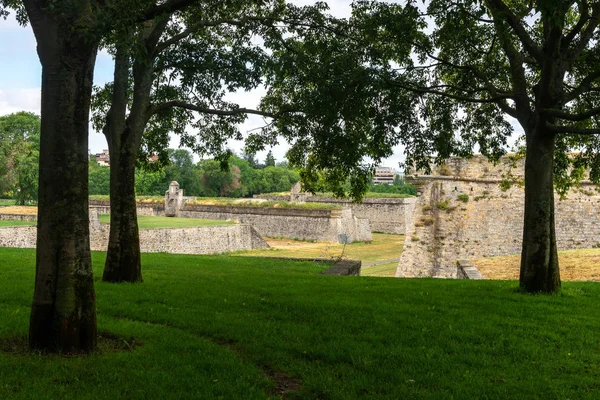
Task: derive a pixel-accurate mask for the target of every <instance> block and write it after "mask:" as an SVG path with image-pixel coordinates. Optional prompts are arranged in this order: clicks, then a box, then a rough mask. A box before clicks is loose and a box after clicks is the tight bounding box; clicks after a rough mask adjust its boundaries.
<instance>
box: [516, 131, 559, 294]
mask: <svg viewBox="0 0 600 400" xmlns="http://www.w3.org/2000/svg"><path fill="white" fill-rule="evenodd" d="M539 125H541V124H539ZM554 141H555V140H554V136H553V135H552V134H551V133H549V132H547V131H546V130H545V129H543V128H540V127H539V126H538V128H537V129H536V130H535V131H533V132H531V134H528V135H527V154H526V159H525V222H524V227H523V248H522V251H521V274H520V286H521V288H522V289H523V290H525V291H527V292H530V293H536V292H544V293H552V292H556V291H557V290H558V289H559V288H560V273H559V269H558V254H557V249H556V233H555V228H554Z"/></svg>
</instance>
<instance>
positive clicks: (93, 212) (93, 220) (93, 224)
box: [89, 207, 100, 230]
mask: <svg viewBox="0 0 600 400" xmlns="http://www.w3.org/2000/svg"><path fill="white" fill-rule="evenodd" d="M89 216H90V230H92V229H98V228H100V217H99V216H98V209H96V208H91V207H90V209H89Z"/></svg>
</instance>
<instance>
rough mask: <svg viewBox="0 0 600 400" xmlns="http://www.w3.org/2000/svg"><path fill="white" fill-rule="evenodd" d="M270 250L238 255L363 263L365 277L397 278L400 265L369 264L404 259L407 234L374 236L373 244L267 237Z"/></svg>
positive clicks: (362, 270)
mask: <svg viewBox="0 0 600 400" xmlns="http://www.w3.org/2000/svg"><path fill="white" fill-rule="evenodd" d="M265 240H266V241H267V243H268V244H269V246H271V248H269V249H262V250H251V251H245V252H239V253H236V255H245V256H252V257H286V258H327V259H338V258H340V257H341V256H342V255H343V256H344V258H349V259H354V260H361V261H362V263H363V267H362V269H361V275H362V276H380V277H393V276H394V275H395V274H396V267H397V266H398V263H397V262H392V263H387V264H383V265H376V266H371V267H370V266H365V264H369V263H373V262H377V261H385V260H392V259H397V258H400V254H401V253H402V247H403V246H404V235H392V234H387V233H373V240H372V241H371V242H355V243H351V244H348V245H346V248H345V249H344V245H343V244H338V243H329V242H307V241H301V240H292V239H285V238H265Z"/></svg>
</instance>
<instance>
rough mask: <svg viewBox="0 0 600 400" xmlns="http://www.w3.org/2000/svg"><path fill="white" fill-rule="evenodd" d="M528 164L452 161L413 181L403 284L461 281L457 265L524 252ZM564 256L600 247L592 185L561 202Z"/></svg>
mask: <svg viewBox="0 0 600 400" xmlns="http://www.w3.org/2000/svg"><path fill="white" fill-rule="evenodd" d="M523 167H524V163H523V159H522V158H519V157H517V156H514V155H508V156H505V157H503V158H502V159H501V160H500V162H499V163H498V164H496V165H494V164H492V163H490V162H488V161H487V160H486V159H485V157H483V156H475V157H473V158H472V159H470V160H466V159H460V158H453V159H450V160H448V161H447V162H446V164H444V165H441V166H437V167H435V168H434V169H433V170H432V173H431V174H429V175H426V174H424V173H423V172H422V171H417V172H416V173H414V174H412V175H407V177H406V180H407V181H408V182H410V183H412V184H413V185H415V186H416V187H417V190H418V192H419V194H420V195H419V196H418V198H417V200H416V204H415V207H414V211H413V215H412V218H410V221H411V224H410V225H409V226H407V231H406V239H405V245H404V250H403V252H402V255H401V257H400V262H399V264H398V268H397V271H396V276H397V277H446V278H456V277H457V275H458V270H457V261H458V260H462V259H471V258H477V257H491V256H502V255H510V254H518V253H520V252H521V240H522V234H523V209H524V201H525V197H524V195H525V193H524V189H523V185H522V178H523V170H524V168H523ZM554 200H555V218H556V236H557V246H558V248H559V250H567V249H579V248H590V247H597V246H599V245H600V192H599V191H598V190H597V189H596V186H595V185H593V184H591V183H590V182H589V181H583V182H582V183H581V185H580V186H579V187H576V188H573V189H571V191H570V192H569V193H568V195H567V197H566V198H565V199H562V200H561V199H560V198H559V196H558V195H555V199H554Z"/></svg>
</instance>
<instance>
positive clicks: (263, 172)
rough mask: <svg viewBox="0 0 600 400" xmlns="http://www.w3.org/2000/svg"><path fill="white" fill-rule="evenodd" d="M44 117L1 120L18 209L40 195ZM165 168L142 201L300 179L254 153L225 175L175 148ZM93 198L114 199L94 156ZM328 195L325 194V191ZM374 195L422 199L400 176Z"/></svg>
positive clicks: (141, 190) (148, 174)
mask: <svg viewBox="0 0 600 400" xmlns="http://www.w3.org/2000/svg"><path fill="white" fill-rule="evenodd" d="M39 150H40V117H39V116H38V115H36V114H33V113H29V112H24V111H22V112H18V113H14V114H10V115H5V116H1V117H0V198H3V199H14V200H15V203H16V204H30V203H31V204H33V203H36V202H37V195H38V168H39ZM167 152H168V158H169V163H168V164H167V165H165V166H159V165H152V164H148V166H147V167H146V168H138V169H137V171H136V177H135V190H136V194H137V195H138V196H163V195H164V194H165V192H166V191H167V189H168V187H169V183H170V182H171V181H177V182H179V184H180V186H181V188H182V189H183V190H184V194H185V195H186V196H199V197H252V196H253V195H255V194H261V193H275V192H289V191H290V189H291V187H292V186H293V185H294V184H295V183H296V182H298V181H299V180H300V174H299V172H298V171H297V170H295V169H292V168H290V167H289V166H288V163H287V161H282V162H276V160H275V158H274V157H273V154H272V152H269V153H268V154H267V156H266V158H265V160H264V162H262V163H261V162H259V161H258V160H257V159H256V158H255V156H254V155H252V154H241V155H240V156H237V155H233V156H232V157H231V158H230V159H229V169H228V170H225V171H223V170H222V168H221V164H220V162H219V161H217V160H212V159H208V160H200V161H199V162H197V163H195V162H194V159H193V157H192V153H191V152H189V151H188V150H185V149H169V150H168V151H167ZM89 185H90V186H89V191H90V195H108V194H109V192H110V168H108V167H105V166H101V165H99V164H98V162H96V160H95V158H94V157H91V159H90V165H89ZM323 191H325V190H323ZM369 192H373V193H391V194H411V195H416V191H415V188H414V187H413V186H412V185H408V184H405V183H404V182H403V181H402V180H401V179H400V177H399V176H397V177H396V179H395V180H394V184H393V185H372V186H371V188H370V189H369Z"/></svg>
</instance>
